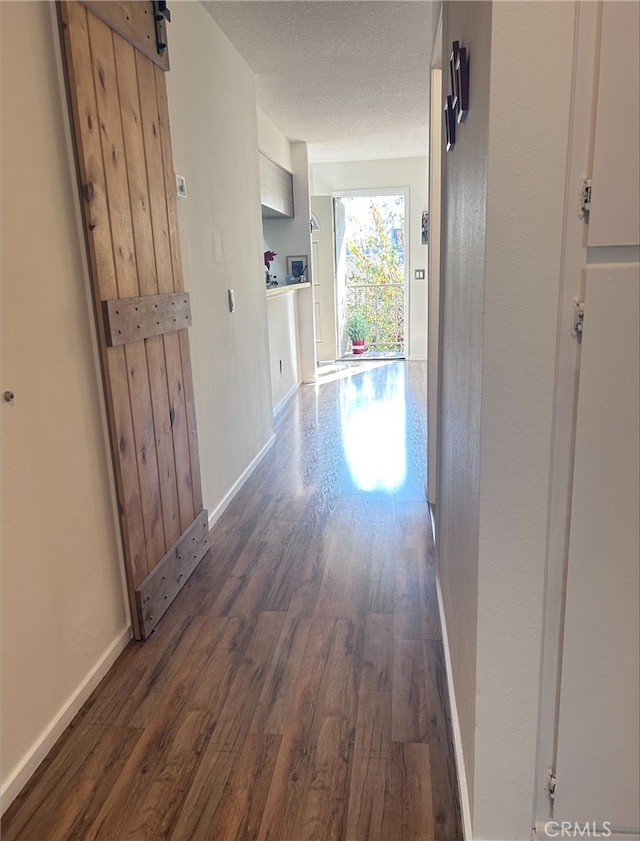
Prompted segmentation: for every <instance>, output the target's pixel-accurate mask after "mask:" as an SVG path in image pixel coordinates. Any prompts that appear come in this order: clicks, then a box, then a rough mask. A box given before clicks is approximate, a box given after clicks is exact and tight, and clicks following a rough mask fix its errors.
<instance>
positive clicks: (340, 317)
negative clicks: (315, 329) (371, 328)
mask: <svg viewBox="0 0 640 841" xmlns="http://www.w3.org/2000/svg"><path fill="white" fill-rule="evenodd" d="M345 231H346V210H345V207H344V204H343V203H342V202H341V201H340V199H337V198H334V199H333V239H334V248H335V251H334V257H333V259H334V264H335V294H336V298H335V300H336V320H335V324H336V333H337V339H338V355H339V356H343V355H344V354H345V353H346V352H347V350H348V349H349V340H348V338H347V318H346V314H347V243H346V240H345Z"/></svg>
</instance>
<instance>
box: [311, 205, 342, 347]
mask: <svg viewBox="0 0 640 841" xmlns="http://www.w3.org/2000/svg"><path fill="white" fill-rule="evenodd" d="M311 211H312V213H313V215H314V217H315V219H316V221H317V223H318V227H317V228H314V230H313V232H312V234H311V247H312V253H313V264H312V265H313V306H314V317H315V322H316V357H317V359H318V361H320V362H333V360H334V359H336V357H337V356H338V346H337V338H336V301H335V297H336V283H335V269H334V257H333V205H332V199H331V196H311Z"/></svg>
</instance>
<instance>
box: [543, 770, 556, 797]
mask: <svg viewBox="0 0 640 841" xmlns="http://www.w3.org/2000/svg"><path fill="white" fill-rule="evenodd" d="M545 791H546V792H547V797H548V798H549V800H551V801H553V800H555V798H556V775H555V774H554V772H553V771H549V776H548V777H547V784H546V786H545Z"/></svg>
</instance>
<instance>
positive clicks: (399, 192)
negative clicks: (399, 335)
mask: <svg viewBox="0 0 640 841" xmlns="http://www.w3.org/2000/svg"><path fill="white" fill-rule="evenodd" d="M360 196H404V241H405V249H404V252H405V261H404V347H403V349H402V354H403V357H402V358H403V359H408V358H409V321H410V319H409V307H410V306H411V301H410V299H409V259H408V257H409V255H410V254H411V232H410V230H409V227H410V226H409V219H410V218H411V216H410V205H409V201H410V190H409V187H370V188H367V189H362V190H334V191H333V192H332V193H331V198H332V199H342V198H346V199H349V198H358V197H360ZM333 234H334V252H335V231H334V232H333ZM333 280H334V283H337V277H336V274H335V272H334V277H333ZM334 294H335V298H336V301H337V300H338V294H337V289H336V290H335V292H334ZM338 326H339V325H338V310H337V307H336V338H337V344H338V351H341V350H342V348H341V347H340V334H339V332H338Z"/></svg>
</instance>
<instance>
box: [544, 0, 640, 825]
mask: <svg viewBox="0 0 640 841" xmlns="http://www.w3.org/2000/svg"><path fill="white" fill-rule="evenodd" d="M638 9H639V7H638V5H637V4H635V3H616V2H611V3H606V2H605V3H604V4H603V7H601V11H602V22H601V36H602V37H601V42H600V53H599V79H598V84H597V104H596V119H595V131H594V136H593V164H592V168H591V173H592V174H593V181H592V195H591V211H590V214H589V216H588V217H587V220H586V224H587V225H588V226H589V227H588V233H587V246H589V247H583V249H582V252H581V254H582V257H581V260H582V276H583V279H584V295H583V299H584V330H583V333H582V340H581V341H582V345H581V349H580V354H579V366H580V367H579V378H578V399H577V412H576V421H575V450H574V456H575V459H574V471H573V481H572V489H571V506H570V523H569V529H570V531H569V541H568V561H567V578H566V600H565V607H564V633H563V641H562V647H561V658H560V661H559V662H560V664H561V665H560V683H559V702H558V713H557V731H556V740H557V741H556V757H555V769H554V770H555V776H556V787H555V794H554V798H553V801H552V802H551V804H550V807H549V808H550V817H551V818H552V820H553V821H554V823H553V825H552V832H551V835H552V837H553V833H554V832H557V831H559V830H558V827H562V826H563V823H564V825H565V826H569V827H571V828H572V830H573V832H574V834H579V832H580V829H579V828H582V831H583V832H584V827H585V824H589V827H590V831H591V834H592V835H593V833H594V831H598V832H601V833H608V832H612V833H613V832H616V831H617V832H627V833H630V834H631V835H630V836H629V837H637V836H638V834H639V833H640V802H639V800H640V794H639V792H640V768H639V765H640V733H639V722H640V693H639V683H640V681H639V663H640V628H639V624H638V597H639V587H640V580H639V555H640V544H639V523H638V516H639V513H638V512H639V509H640V491H639V487H640V466H639V445H638V442H639V440H640V417H639V408H638V407H639V404H640V393H639V382H640V364H639V358H640V342H639V327H638V324H639V315H640V265H639V264H638V241H639V239H640V233H639V231H638V159H639V157H640V149H639V148H638V122H639V119H640V117H639V100H640V90H639V78H640V67H639V66H638V51H639V46H640V45H639V43H638V42H639V27H640V20H639V15H638ZM596 31H597V29H596ZM594 43H597V39H594ZM594 57H595V60H596V62H597V63H598V55H597V54H596V51H595V50H594ZM621 57H624V60H621ZM596 66H598V64H596ZM614 117H615V119H614ZM621 135H625V136H624V138H622V137H621ZM629 220H631V224H629ZM592 226H593V227H592ZM594 825H595V827H594ZM565 837H566V835H565Z"/></svg>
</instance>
